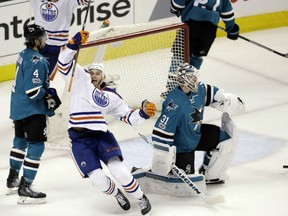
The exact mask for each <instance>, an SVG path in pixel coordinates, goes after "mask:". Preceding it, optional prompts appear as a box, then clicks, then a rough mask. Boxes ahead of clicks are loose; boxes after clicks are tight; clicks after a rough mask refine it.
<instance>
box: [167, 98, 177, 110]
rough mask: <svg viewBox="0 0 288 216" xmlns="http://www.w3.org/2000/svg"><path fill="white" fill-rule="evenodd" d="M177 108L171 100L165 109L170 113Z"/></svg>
mask: <svg viewBox="0 0 288 216" xmlns="http://www.w3.org/2000/svg"><path fill="white" fill-rule="evenodd" d="M178 107H179V105H177V104H175V103H174V102H173V100H170V101H169V103H168V104H167V107H166V109H167V110H168V111H171V110H176V109H177V108H178Z"/></svg>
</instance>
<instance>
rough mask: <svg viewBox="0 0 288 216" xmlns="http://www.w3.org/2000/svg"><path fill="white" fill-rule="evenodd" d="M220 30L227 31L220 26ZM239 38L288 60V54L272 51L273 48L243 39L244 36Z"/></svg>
mask: <svg viewBox="0 0 288 216" xmlns="http://www.w3.org/2000/svg"><path fill="white" fill-rule="evenodd" d="M218 28H219V29H221V30H223V31H226V29H225V28H223V27H220V26H218ZM238 37H239V38H241V39H243V40H245V41H248V42H249V43H252V44H254V45H256V46H259V47H261V48H264V49H266V50H268V51H270V52H273V53H275V54H277V55H280V56H282V57H284V58H288V53H280V52H278V51H276V50H273V49H271V48H269V47H267V46H264V45H263V44H260V43H257V42H256V41H253V40H250V39H248V38H246V37H243V36H242V35H238Z"/></svg>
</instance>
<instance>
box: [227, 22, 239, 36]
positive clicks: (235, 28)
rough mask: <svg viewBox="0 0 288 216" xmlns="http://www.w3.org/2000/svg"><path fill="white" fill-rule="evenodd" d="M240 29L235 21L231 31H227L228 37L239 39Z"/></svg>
mask: <svg viewBox="0 0 288 216" xmlns="http://www.w3.org/2000/svg"><path fill="white" fill-rule="evenodd" d="M239 31H240V28H239V26H238V25H237V24H236V23H235V24H234V26H233V28H232V29H231V30H230V31H229V32H227V38H229V39H231V40H237V39H238V36H239Z"/></svg>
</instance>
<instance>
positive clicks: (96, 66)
mask: <svg viewBox="0 0 288 216" xmlns="http://www.w3.org/2000/svg"><path fill="white" fill-rule="evenodd" d="M91 70H99V71H101V72H102V78H101V81H100V82H99V84H98V85H99V86H100V85H101V84H102V83H103V82H104V80H105V78H106V74H105V72H104V65H103V64H102V63H96V62H95V63H93V64H91V65H89V66H88V71H89V72H91Z"/></svg>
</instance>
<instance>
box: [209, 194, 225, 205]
mask: <svg viewBox="0 0 288 216" xmlns="http://www.w3.org/2000/svg"><path fill="white" fill-rule="evenodd" d="M205 202H206V203H207V204H209V205H217V204H221V203H224V202H225V198H224V196H222V195H219V196H213V197H209V196H208V197H205Z"/></svg>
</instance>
